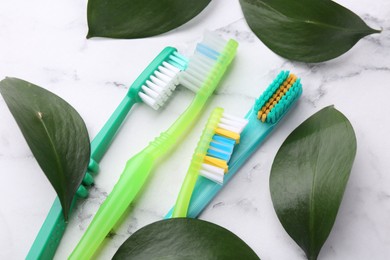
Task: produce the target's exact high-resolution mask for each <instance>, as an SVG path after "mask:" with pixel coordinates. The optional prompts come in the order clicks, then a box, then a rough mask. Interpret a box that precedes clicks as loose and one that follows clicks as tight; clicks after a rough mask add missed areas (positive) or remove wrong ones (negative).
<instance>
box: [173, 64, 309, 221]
mask: <svg viewBox="0 0 390 260" xmlns="http://www.w3.org/2000/svg"><path fill="white" fill-rule="evenodd" d="M301 94H302V85H301V82H300V79H297V77H296V76H295V75H293V74H290V73H289V72H288V71H282V72H281V73H280V74H279V75H278V76H277V77H276V79H275V80H274V81H273V82H272V83H271V84H270V85H269V87H268V88H267V89H266V90H265V91H264V93H263V94H262V95H261V96H260V98H259V99H257V100H256V102H255V104H254V106H253V107H252V108H251V109H250V110H249V112H248V114H247V115H246V116H245V119H247V120H248V124H247V125H246V126H245V128H244V130H243V131H242V132H241V135H240V143H239V144H238V145H236V147H235V148H234V152H233V154H232V156H231V158H230V161H229V163H228V167H229V169H228V171H227V173H226V174H225V175H224V178H223V181H224V184H223V185H221V184H219V183H216V182H215V181H213V180H210V179H209V178H205V177H203V176H199V177H198V178H197V181H196V184H195V187H194V188H191V189H187V191H186V193H189V194H191V195H190V198H191V199H190V201H189V205H187V207H188V212H187V213H186V216H188V217H191V218H195V217H197V216H199V214H200V213H201V212H202V211H203V209H204V208H205V207H206V206H207V205H208V204H209V203H210V202H211V200H212V199H213V198H214V197H215V196H216V195H217V194H218V192H219V191H220V190H221V189H222V188H223V187H224V186H225V184H226V183H227V182H228V181H229V180H230V179H231V178H232V177H233V176H234V175H235V174H236V173H237V171H238V170H239V168H240V167H241V166H242V165H243V164H244V163H245V162H246V161H247V160H248V159H249V158H250V156H251V155H252V154H253V153H254V152H255V151H256V150H257V148H258V147H259V146H260V145H261V144H262V143H263V141H264V140H265V139H266V137H267V136H268V135H269V134H270V133H271V132H272V130H273V129H274V128H275V127H276V126H277V125H278V124H279V123H280V121H281V120H282V119H283V118H284V117H285V116H286V114H287V112H288V111H289V110H290V109H291V108H292V107H293V105H294V104H295V103H296V102H297V100H298V99H299V97H300V96H301ZM181 192H182V191H181ZM178 200H179V199H178ZM177 207H178V203H176V206H175V207H173V208H172V209H171V210H170V211H169V212H168V214H167V215H166V216H165V218H171V217H172V216H183V213H180V214H178V215H177V214H176V213H174V212H175V211H176V212H177V211H178V208H177ZM180 207H181V206H180ZM186 211H187V210H186Z"/></svg>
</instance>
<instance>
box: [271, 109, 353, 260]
mask: <svg viewBox="0 0 390 260" xmlns="http://www.w3.org/2000/svg"><path fill="white" fill-rule="evenodd" d="M355 154H356V137H355V133H354V131H353V128H352V126H351V124H350V123H349V121H348V119H347V118H346V117H345V116H344V115H343V114H342V113H340V112H339V111H338V110H336V109H334V108H333V106H330V107H326V108H324V109H322V110H321V111H319V112H317V113H316V114H314V115H313V116H311V117H310V118H309V119H307V120H306V121H305V122H303V123H302V124H301V125H300V126H298V127H297V128H296V129H295V130H294V131H293V132H292V133H291V134H290V135H289V136H288V137H287V139H286V140H285V141H284V143H283V145H282V146H281V147H280V149H279V151H278V153H277V154H276V157H275V159H274V162H273V164H272V170H271V176H270V190H271V197H272V202H273V205H274V208H275V211H276V214H277V215H278V218H279V220H280V222H281V223H282V225H283V227H284V229H285V230H286V231H287V233H288V234H289V235H290V236H291V238H292V239H294V240H295V242H296V243H297V244H298V245H299V246H300V247H301V248H302V249H303V250H304V251H305V253H306V255H307V257H308V259H317V256H318V254H319V252H320V250H321V247H322V245H323V244H324V243H325V241H326V239H327V238H328V235H329V233H330V231H331V229H332V227H333V224H334V221H335V219H336V215H337V211H338V209H339V206H340V203H341V200H342V197H343V194H344V190H345V186H346V185H347V181H348V178H349V174H350V172H351V168H352V163H353V161H354V158H355Z"/></svg>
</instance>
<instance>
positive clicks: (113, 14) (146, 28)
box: [87, 0, 210, 39]
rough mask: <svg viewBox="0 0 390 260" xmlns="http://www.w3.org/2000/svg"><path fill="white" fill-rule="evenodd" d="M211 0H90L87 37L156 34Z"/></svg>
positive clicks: (177, 22) (187, 19)
mask: <svg viewBox="0 0 390 260" xmlns="http://www.w3.org/2000/svg"><path fill="white" fill-rule="evenodd" d="M209 2H210V0H197V1H192V0H147V1H145V0H89V1H88V10H87V11H88V27H89V31H88V35H87V38H91V37H95V36H100V37H109V38H121V39H133V38H143V37H149V36H153V35H158V34H161V33H164V32H167V31H170V30H172V29H175V28H176V27H179V26H180V25H182V24H184V23H186V22H188V21H189V20H191V19H192V18H193V17H195V16H196V15H197V14H199V13H200V12H201V11H202V10H203V9H204V8H205V7H206V6H207V5H208V4H209Z"/></svg>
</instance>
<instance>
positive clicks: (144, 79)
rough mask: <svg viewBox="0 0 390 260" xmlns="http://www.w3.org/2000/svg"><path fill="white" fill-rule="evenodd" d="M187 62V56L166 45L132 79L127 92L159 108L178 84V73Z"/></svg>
mask: <svg viewBox="0 0 390 260" xmlns="http://www.w3.org/2000/svg"><path fill="white" fill-rule="evenodd" d="M187 63H188V60H187V58H185V57H184V56H182V55H180V54H179V53H178V52H177V50H176V49H175V48H172V47H166V48H165V49H164V50H162V51H161V53H160V54H159V55H158V56H157V57H156V58H155V59H154V60H153V61H152V62H151V63H150V64H149V66H148V67H146V69H145V70H144V71H143V72H142V73H141V75H140V76H139V77H138V78H137V79H136V80H135V81H134V83H133V84H132V85H131V87H130V90H129V94H130V95H134V96H135V97H136V98H137V99H138V100H139V101H141V100H142V101H143V102H144V103H145V104H147V105H149V106H150V107H152V108H154V109H156V110H157V109H159V108H160V107H162V106H163V105H164V103H165V102H166V101H167V100H168V98H169V97H170V96H171V94H172V92H173V91H174V90H175V88H176V86H177V85H178V84H179V80H178V74H179V73H180V71H183V70H184V69H186V67H187Z"/></svg>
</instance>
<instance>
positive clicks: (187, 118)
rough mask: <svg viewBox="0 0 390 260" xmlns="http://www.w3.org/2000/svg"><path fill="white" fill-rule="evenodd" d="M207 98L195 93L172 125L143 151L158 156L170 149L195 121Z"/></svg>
mask: <svg viewBox="0 0 390 260" xmlns="http://www.w3.org/2000/svg"><path fill="white" fill-rule="evenodd" d="M207 99H208V97H207V96H204V95H200V94H197V95H196V96H195V98H194V100H193V101H192V102H191V104H190V106H189V107H188V108H187V109H186V110H185V111H184V112H183V113H182V114H181V115H180V117H179V118H178V119H177V120H176V121H175V122H174V123H173V125H172V126H171V127H170V128H169V129H168V130H166V131H165V132H163V133H161V134H160V136H159V137H157V138H156V139H154V140H153V141H152V142H151V143H150V145H149V146H148V147H147V148H146V149H145V152H147V153H149V154H150V155H151V156H153V157H155V158H158V157H160V156H161V155H163V154H165V153H166V152H168V151H170V150H171V149H172V148H173V147H174V146H175V144H176V143H178V142H179V141H180V140H181V138H183V137H184V134H186V133H187V132H188V131H189V130H190V128H191V127H192V125H193V124H194V123H195V121H196V119H197V118H198V116H199V114H200V112H201V111H202V108H203V107H204V105H205V104H206V102H207Z"/></svg>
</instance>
